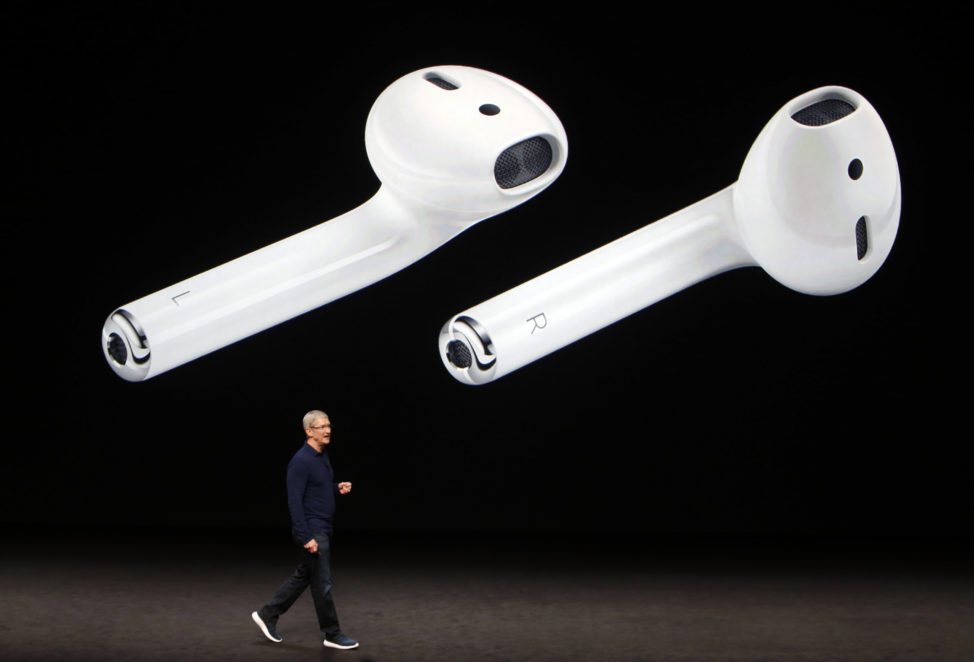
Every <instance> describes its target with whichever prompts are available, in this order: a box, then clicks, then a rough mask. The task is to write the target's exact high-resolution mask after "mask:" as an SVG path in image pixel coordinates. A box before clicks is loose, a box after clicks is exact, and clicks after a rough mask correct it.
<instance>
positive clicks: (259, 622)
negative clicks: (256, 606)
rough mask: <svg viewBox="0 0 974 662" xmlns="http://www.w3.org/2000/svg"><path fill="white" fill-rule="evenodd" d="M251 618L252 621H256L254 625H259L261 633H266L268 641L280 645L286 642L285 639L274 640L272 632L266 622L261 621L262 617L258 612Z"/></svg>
mask: <svg viewBox="0 0 974 662" xmlns="http://www.w3.org/2000/svg"><path fill="white" fill-rule="evenodd" d="M250 617H251V618H252V619H254V623H256V624H257V627H259V628H260V631H261V632H263V633H264V636H265V637H267V638H268V639H270V640H271V641H273V642H274V643H275V644H279V643H281V642H282V641H284V639H282V638H281V637H278V638H274V636H273V635H271V632H270V630H268V629H267V625H265V624H264V621H263V620H261V618H260V616H258V615H257V612H256V611H255V612H254V613H252V614H251V615H250Z"/></svg>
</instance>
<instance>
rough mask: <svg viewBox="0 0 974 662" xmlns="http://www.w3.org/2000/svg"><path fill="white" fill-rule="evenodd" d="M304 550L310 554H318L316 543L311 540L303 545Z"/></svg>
mask: <svg viewBox="0 0 974 662" xmlns="http://www.w3.org/2000/svg"><path fill="white" fill-rule="evenodd" d="M304 548H305V549H306V550H308V551H309V552H311V553H312V554H317V553H318V541H317V540H315V539H314V538H312V539H311V540H309V541H308V542H306V543H305V544H304Z"/></svg>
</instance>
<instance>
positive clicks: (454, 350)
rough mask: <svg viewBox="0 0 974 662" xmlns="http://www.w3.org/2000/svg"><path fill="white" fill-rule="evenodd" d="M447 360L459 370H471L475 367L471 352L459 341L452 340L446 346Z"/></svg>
mask: <svg viewBox="0 0 974 662" xmlns="http://www.w3.org/2000/svg"><path fill="white" fill-rule="evenodd" d="M446 358H447V360H448V361H449V362H450V363H452V364H453V365H455V366H456V367H458V368H469V367H470V366H471V365H473V356H472V355H471V354H470V350H469V349H468V348H467V346H466V345H464V344H463V343H462V342H460V341H459V340H451V341H450V342H449V343H447V345H446Z"/></svg>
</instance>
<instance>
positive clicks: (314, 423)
mask: <svg viewBox="0 0 974 662" xmlns="http://www.w3.org/2000/svg"><path fill="white" fill-rule="evenodd" d="M301 422H302V423H303V424H304V434H305V435H306V436H307V437H308V443H309V444H311V445H312V446H314V447H315V448H316V449H317V450H319V451H320V450H321V449H322V448H324V447H325V446H327V445H328V444H329V443H330V442H331V420H329V418H328V414H326V413H325V412H323V411H321V410H319V409H313V410H312V411H309V412H308V413H307V414H305V415H304V418H303V419H302V421H301Z"/></svg>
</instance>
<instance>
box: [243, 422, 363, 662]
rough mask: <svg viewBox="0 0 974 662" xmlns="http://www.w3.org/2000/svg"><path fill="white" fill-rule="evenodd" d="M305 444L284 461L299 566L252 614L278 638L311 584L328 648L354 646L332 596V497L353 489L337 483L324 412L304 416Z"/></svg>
mask: <svg viewBox="0 0 974 662" xmlns="http://www.w3.org/2000/svg"><path fill="white" fill-rule="evenodd" d="M302 422H303V424H304V433H305V435H306V437H307V442H306V443H305V444H304V445H303V446H301V449H300V450H299V451H298V452H297V453H295V454H294V457H293V458H291V461H290V463H288V465H287V506H288V509H289V510H290V511H291V534H292V535H293V536H294V540H295V542H297V543H298V544H299V545H301V546H302V548H303V550H302V552H301V561H300V563H298V567H297V569H296V570H295V571H294V574H292V575H291V576H290V577H289V578H288V579H287V580H286V581H285V582H284V583H283V584H281V587H280V588H278V589H277V592H276V593H275V594H274V597H273V598H271V601H270V602H268V603H267V604H266V605H264V606H263V607H261V608H260V609H258V610H257V611H255V612H254V613H253V614H251V618H253V619H254V622H255V623H257V626H258V627H260V630H261V632H263V633H264V636H266V637H267V638H268V639H270V640H271V641H274V642H280V641H282V638H281V637H280V636H278V634H277V619H278V618H279V617H280V616H281V614H283V613H284V612H286V611H287V610H288V609H289V608H290V607H291V605H293V604H294V601H295V600H297V599H298V596H299V595H301V593H303V592H304V589H306V588H307V587H308V586H311V597H312V599H313V600H314V605H315V612H316V613H317V614H318V627H320V628H321V633H322V634H323V635H324V637H325V641H324V644H325V646H328V647H330V648H342V649H347V648H356V647H358V642H357V641H355V640H354V639H352V638H351V637H348V636H346V635H345V634H344V633H342V631H341V628H340V627H339V626H338V613H337V612H336V611H335V603H334V601H333V600H332V597H331V534H332V518H333V516H334V514H335V495H337V494H348V493H349V492H351V491H352V484H351V483H336V482H335V481H334V474H333V472H332V469H331V462H329V460H328V453H327V452H325V447H326V446H327V445H328V444H329V443H331V420H330V419H329V418H328V414H326V413H325V412H323V411H319V410H317V409H316V410H313V411H309V412H308V413H307V414H305V415H304V420H303V421H302Z"/></svg>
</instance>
